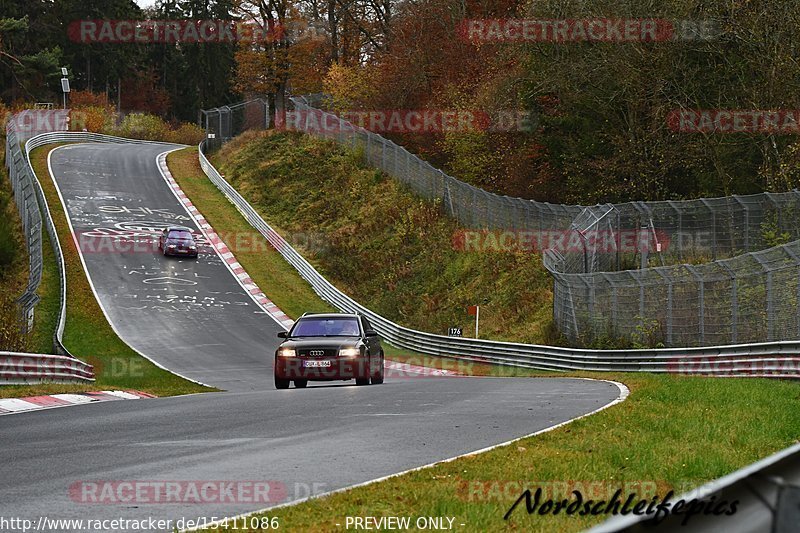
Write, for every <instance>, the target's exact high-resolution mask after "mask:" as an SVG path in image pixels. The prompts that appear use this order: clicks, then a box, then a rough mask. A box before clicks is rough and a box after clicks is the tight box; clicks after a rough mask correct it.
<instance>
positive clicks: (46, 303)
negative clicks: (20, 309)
mask: <svg viewBox="0 0 800 533" xmlns="http://www.w3.org/2000/svg"><path fill="white" fill-rule="evenodd" d="M40 179H41V178H40ZM48 203H49V200H48ZM42 239H43V242H42V260H43V261H44V263H43V267H42V283H41V284H40V285H39V290H38V291H37V294H38V295H39V297H40V298H41V300H39V303H38V304H37V305H36V310H35V311H34V324H33V331H32V332H31V341H30V350H31V351H32V352H34V353H54V347H53V334H54V333H55V331H56V326H57V324H58V310H59V307H60V305H61V295H60V291H61V287H60V284H59V280H58V266H57V265H56V256H55V253H54V252H53V246H52V244H51V243H50V236H49V234H48V233H47V231H46V230H45V229H44V228H42Z"/></svg>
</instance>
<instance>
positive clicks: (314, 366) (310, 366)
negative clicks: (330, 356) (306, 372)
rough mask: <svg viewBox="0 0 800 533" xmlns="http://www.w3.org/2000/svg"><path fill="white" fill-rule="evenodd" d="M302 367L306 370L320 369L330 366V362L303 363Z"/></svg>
mask: <svg viewBox="0 0 800 533" xmlns="http://www.w3.org/2000/svg"><path fill="white" fill-rule="evenodd" d="M303 366H304V367H306V368H320V367H323V366H331V362H330V361H303Z"/></svg>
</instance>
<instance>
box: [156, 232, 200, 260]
mask: <svg viewBox="0 0 800 533" xmlns="http://www.w3.org/2000/svg"><path fill="white" fill-rule="evenodd" d="M158 249H159V250H161V251H162V252H163V253H164V255H186V256H189V257H197V243H196V242H195V240H194V236H193V235H192V230H191V229H190V228H186V227H183V226H169V227H166V228H164V231H162V232H161V235H160V236H159V237H158Z"/></svg>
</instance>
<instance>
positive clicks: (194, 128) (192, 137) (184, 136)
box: [164, 122, 206, 146]
mask: <svg viewBox="0 0 800 533" xmlns="http://www.w3.org/2000/svg"><path fill="white" fill-rule="evenodd" d="M205 135H206V132H205V131H204V130H203V129H202V128H201V127H200V126H198V125H197V124H190V123H189V122H184V123H183V124H181V125H180V126H178V128H177V129H174V130H170V131H169V132H168V133H167V136H166V138H165V139H164V140H166V141H169V142H173V143H177V144H188V145H189V146H197V145H198V144H200V141H202V140H203V139H204V138H205Z"/></svg>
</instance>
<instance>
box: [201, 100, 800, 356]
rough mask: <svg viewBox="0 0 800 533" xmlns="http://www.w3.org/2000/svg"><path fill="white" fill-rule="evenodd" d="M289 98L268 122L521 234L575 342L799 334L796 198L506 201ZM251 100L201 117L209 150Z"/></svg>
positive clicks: (233, 128)
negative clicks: (343, 149)
mask: <svg viewBox="0 0 800 533" xmlns="http://www.w3.org/2000/svg"><path fill="white" fill-rule="evenodd" d="M290 100H291V102H292V105H293V111H290V112H289V113H287V114H286V116H285V117H276V127H280V128H284V129H287V130H297V131H302V132H305V133H307V134H311V135H314V136H317V137H322V138H326V139H331V140H334V141H336V142H337V143H339V144H342V145H345V146H348V147H350V148H352V149H353V150H355V151H356V152H358V153H361V154H363V157H364V160H365V161H366V162H367V163H369V164H370V165H372V166H375V167H377V168H380V169H381V170H383V171H384V172H386V173H387V174H389V175H391V176H393V177H394V178H396V179H398V180H400V181H401V182H403V183H405V184H406V185H408V186H409V187H410V188H411V189H413V190H414V191H415V192H416V193H417V194H419V195H420V196H422V197H424V198H427V199H429V200H432V201H435V202H438V203H439V204H440V205H441V206H442V208H443V209H444V211H445V212H446V213H447V214H448V215H449V216H450V217H452V218H454V219H455V220H457V221H458V223H459V225H461V226H462V227H464V228H469V229H475V230H482V231H486V232H496V237H497V240H501V239H502V237H503V232H510V234H511V236H512V237H513V239H512V240H514V241H519V240H520V235H525V236H526V238H527V239H528V241H529V242H531V243H532V244H533V246H532V249H533V251H536V252H543V263H544V266H545V268H547V269H548V270H549V271H550V273H551V274H552V275H553V278H554V290H553V293H554V294H553V296H554V301H553V317H554V321H555V324H556V325H557V327H558V329H559V330H560V331H561V332H562V333H563V335H564V336H565V337H566V339H568V340H569V341H570V342H572V343H574V344H582V345H592V344H595V345H603V344H611V345H616V344H620V343H623V344H624V343H633V344H634V345H641V346H657V345H664V346H709V345H720V344H726V343H734V344H735V343H742V342H760V341H775V340H789V339H798V338H800V289H798V288H797V287H798V282H797V275H798V273H800V261H798V260H796V259H795V256H794V255H792V254H793V253H795V251H796V243H795V242H793V241H796V240H798V239H800V224H798V223H797V222H798V221H799V220H800V191H797V190H794V191H790V192H786V193H762V194H754V195H734V196H728V197H722V198H701V199H697V200H681V201H659V202H626V203H620V204H603V205H595V206H578V205H559V204H551V203H547V202H537V201H534V200H526V199H523V198H512V197H508V196H503V195H498V194H494V193H490V192H487V191H484V190H482V189H479V188H477V187H474V186H472V185H470V184H468V183H465V182H462V181H460V180H457V179H456V178H453V177H452V176H449V175H447V174H446V173H444V172H443V171H441V170H439V169H437V168H434V167H433V166H432V165H430V164H429V163H427V162H426V161H423V160H422V159H420V158H418V157H417V156H415V155H413V154H412V153H410V152H409V151H408V150H406V149H405V148H403V147H401V146H398V145H397V144H395V143H394V142H392V141H391V140H389V139H386V138H384V137H382V136H381V135H378V134H376V133H373V132H371V131H369V130H367V129H365V128H362V127H360V126H357V125H354V124H352V123H350V122H348V121H347V120H344V119H342V118H340V117H339V116H337V115H336V114H334V113H330V112H326V111H324V110H322V109H320V108H319V107H324V106H325V105H326V104H327V102H326V100H325V98H324V97H321V96H320V95H308V96H303V97H293V98H291V99H290ZM253 102H256V103H258V102H263V100H251V101H249V102H243V103H241V104H236V105H234V106H228V107H225V108H217V109H213V110H209V111H203V115H204V116H205V117H206V129H207V132H209V133H212V134H214V135H212V136H211V137H210V138H209V139H208V141H207V145H208V147H209V148H214V147H216V146H219V145H220V144H221V143H222V142H224V141H226V140H228V139H230V138H232V137H233V136H235V135H237V134H238V133H241V131H243V130H244V129H249V128H248V126H247V121H244V120H241V119H236V118H235V117H236V116H237V114H238V116H244V115H246V113H245V112H244V111H243V110H244V109H246V108H247V106H248V105H249V106H253V105H261V104H253ZM234 110H237V111H234ZM251 114H252V111H251ZM268 118H269V117H268V116H266V117H265V122H264V124H267V125H268V124H269V120H268ZM257 127H260V126H257ZM217 132H220V134H219V135H217V134H216V133H217ZM215 141H216V142H215ZM779 243H791V244H784V245H780V246H776V245H777V244H779ZM792 272H794V274H792ZM793 276H794V277H793ZM789 296H791V297H789Z"/></svg>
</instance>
